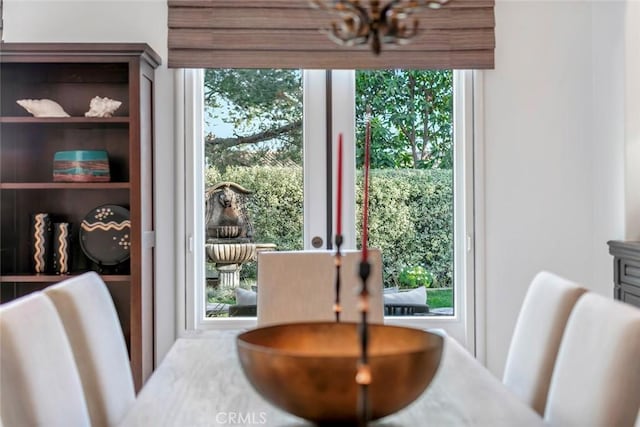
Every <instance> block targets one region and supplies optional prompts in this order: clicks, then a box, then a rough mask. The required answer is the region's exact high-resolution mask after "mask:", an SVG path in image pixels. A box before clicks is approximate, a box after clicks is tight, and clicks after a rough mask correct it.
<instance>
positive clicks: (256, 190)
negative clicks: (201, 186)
mask: <svg viewBox="0 0 640 427" xmlns="http://www.w3.org/2000/svg"><path fill="white" fill-rule="evenodd" d="M206 180H207V182H206V185H207V187H208V186H210V185H214V184H215V183H217V182H219V181H233V182H236V183H238V184H240V185H242V186H243V187H245V188H247V189H249V190H251V191H253V195H252V196H251V197H250V199H249V204H248V206H247V208H248V214H249V216H250V219H251V222H252V223H253V226H254V236H255V241H256V242H262V243H275V244H276V245H277V246H278V250H298V249H302V248H303V241H302V230H303V212H302V209H303V200H302V190H303V186H302V168H295V167H287V168H284V167H265V166H254V167H242V168H229V169H227V170H226V171H225V172H224V173H223V174H220V173H219V172H217V171H216V170H215V169H209V170H208V171H207V175H206ZM356 194H357V203H356V205H357V206H358V207H357V227H358V229H360V228H361V218H362V213H361V206H362V175H361V174H359V175H358V178H357V182H356ZM369 212H370V214H369V246H371V247H377V248H380V249H381V250H382V256H383V264H384V272H383V274H384V282H385V286H395V285H399V286H403V283H401V280H400V273H401V272H402V271H403V270H406V269H407V268H412V267H416V266H421V267H424V268H425V269H426V270H428V271H429V272H430V273H431V274H432V276H433V284H432V286H434V287H450V286H452V283H453V179H452V171H451V170H449V169H416V170H407V169H404V170H398V169H386V170H372V171H371V183H370V193H369ZM360 239H361V237H360V233H358V237H357V241H358V246H359V247H360V245H361V242H360ZM244 272H245V274H248V275H254V274H255V267H253V266H247V268H245V269H244Z"/></svg>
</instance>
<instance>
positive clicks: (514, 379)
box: [503, 271, 586, 415]
mask: <svg viewBox="0 0 640 427" xmlns="http://www.w3.org/2000/svg"><path fill="white" fill-rule="evenodd" d="M585 292H586V289H585V288H583V287H581V286H579V285H577V284H575V283H573V282H570V281H569V280H566V279H563V278H562V277H559V276H557V275H555V274H553V273H549V272H546V271H543V272H540V273H538V274H537V275H536V276H535V277H534V279H533V281H532V282H531V285H530V286H529V289H528V291H527V294H526V296H525V298H524V301H523V303H522V308H521V309H520V314H519V316H518V320H517V322H516V327H515V330H514V332H513V337H512V339H511V345H510V347H509V352H508V355H507V363H506V366H505V371H504V376H503V383H504V384H505V385H506V386H507V387H508V388H509V389H511V391H512V392H513V393H514V394H516V395H517V396H518V397H519V398H520V399H521V400H522V401H524V402H525V403H527V404H528V405H529V406H531V407H532V408H533V409H534V410H535V411H536V412H538V413H539V414H540V415H542V414H543V413H544V408H545V404H546V401H547V393H548V390H549V383H550V381H551V375H552V373H553V367H554V364H555V361H556V356H557V354H558V349H559V348H560V341H561V339H562V334H563V332H564V329H565V326H566V324H567V320H568V319H569V314H570V313H571V310H572V309H573V307H574V305H575V304H576V301H577V300H578V298H580V296H581V295H583V294H584V293H585Z"/></svg>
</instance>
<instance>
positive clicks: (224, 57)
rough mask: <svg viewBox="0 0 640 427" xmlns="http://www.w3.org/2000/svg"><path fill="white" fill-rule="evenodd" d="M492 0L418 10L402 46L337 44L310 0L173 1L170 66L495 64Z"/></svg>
mask: <svg viewBox="0 0 640 427" xmlns="http://www.w3.org/2000/svg"><path fill="white" fill-rule="evenodd" d="M494 2H495V1H494V0H451V1H450V3H448V4H447V5H445V6H444V7H442V8H441V9H437V10H436V9H425V10H424V11H421V12H419V13H418V14H417V17H418V19H419V22H420V33H419V34H418V35H417V36H416V37H415V38H414V39H413V40H412V41H411V43H409V44H407V45H403V46H389V45H383V51H382V53H381V54H380V56H375V55H374V54H373V53H372V52H371V51H370V47H369V45H362V46H355V47H354V46H350V47H348V46H339V45H337V44H335V43H334V42H333V41H331V40H329V38H328V37H327V35H326V34H325V33H323V32H322V31H321V29H326V28H329V27H330V25H331V22H332V20H333V19H334V18H333V17H332V16H331V15H329V14H328V13H327V12H326V11H323V10H318V9H314V8H312V7H311V6H310V5H309V2H308V1H307V0H169V1H168V5H169V15H168V26H169V40H168V45H169V67H172V68H317V69H380V68H415V69H487V68H493V63H494V47H495V35H494V27H495V18H494V10H493V9H494Z"/></svg>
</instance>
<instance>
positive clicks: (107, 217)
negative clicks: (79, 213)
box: [80, 205, 131, 265]
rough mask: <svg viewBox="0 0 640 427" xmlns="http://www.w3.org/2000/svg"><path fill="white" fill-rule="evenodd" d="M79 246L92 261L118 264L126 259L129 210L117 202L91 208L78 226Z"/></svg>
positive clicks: (128, 251)
mask: <svg viewBox="0 0 640 427" xmlns="http://www.w3.org/2000/svg"><path fill="white" fill-rule="evenodd" d="M80 247H81V248H82V251H83V252H84V253H85V255H86V256H87V257H88V258H89V259H90V260H91V261H93V262H95V263H96V264H100V265H117V264H120V263H121V262H123V261H126V260H127V259H129V253H130V248H131V221H130V220H129V210H128V209H126V208H123V207H122V206H116V205H103V206H98V207H97V208H95V209H93V210H91V212H89V213H88V214H87V215H86V216H85V217H84V219H83V220H82V224H81V225H80Z"/></svg>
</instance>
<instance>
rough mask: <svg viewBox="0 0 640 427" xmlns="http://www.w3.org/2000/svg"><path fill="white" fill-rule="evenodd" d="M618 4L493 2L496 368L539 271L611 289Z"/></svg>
mask: <svg viewBox="0 0 640 427" xmlns="http://www.w3.org/2000/svg"><path fill="white" fill-rule="evenodd" d="M624 6H625V5H624V3H622V2H616V1H613V2H597V1H596V2H589V1H517V2H515V1H508V0H504V1H500V0H498V1H497V3H496V38H497V48H496V66H495V70H493V71H489V72H487V73H486V74H485V79H484V81H485V87H484V94H485V107H486V109H485V113H484V115H485V132H486V134H485V147H486V152H485V162H486V163H485V173H486V188H485V191H486V201H485V206H486V245H485V247H486V260H487V262H486V277H485V280H486V289H487V295H486V312H487V318H486V328H487V338H486V340H487V342H486V349H487V350H486V353H487V354H486V361H487V366H488V367H489V368H490V369H491V370H492V371H493V372H494V373H496V374H497V375H501V373H502V370H503V367H504V361H505V357H506V352H507V349H508V345H509V342H510V339H511V334H512V332H513V327H514V323H515V320H516V318H517V313H518V310H519V308H520V304H521V302H522V299H523V298H524V294H525V292H526V289H527V287H528V284H529V282H530V280H531V279H532V277H533V276H534V275H535V273H536V272H537V271H539V270H542V269H547V270H550V271H554V272H556V273H558V274H561V275H564V276H566V277H568V278H571V279H573V280H576V281H580V282H582V283H583V284H584V285H586V286H587V287H589V288H590V289H592V290H594V291H596V292H599V293H602V294H605V295H611V294H612V270H611V265H612V258H611V257H610V255H608V249H607V245H606V241H607V240H610V239H620V238H623V237H624V236H623V230H624V204H623V200H624V193H623V188H624V186H623V183H624V176H623V164H624V157H623V156H624V142H623V141H624V139H623V138H624V137H623V135H624V133H623V130H624V121H623V118H624V108H623V106H624V103H623V95H624V87H623V83H622V82H623V78H622V77H623V71H622V70H623V56H624V54H623V52H624V43H623V40H624V32H623V31H624V25H623V21H624ZM540 315H544V313H543V312H541V313H540Z"/></svg>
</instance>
